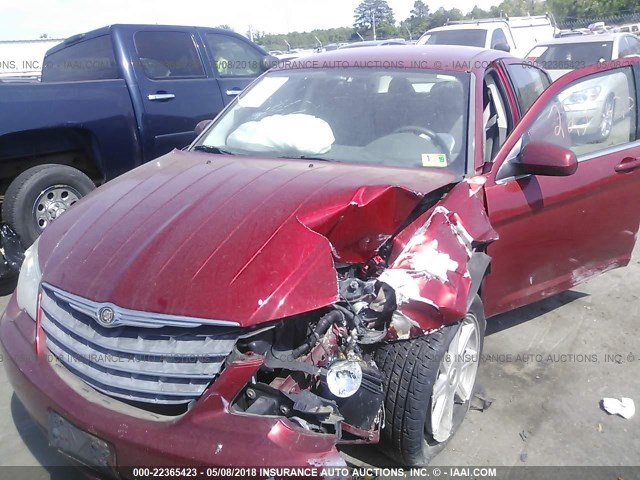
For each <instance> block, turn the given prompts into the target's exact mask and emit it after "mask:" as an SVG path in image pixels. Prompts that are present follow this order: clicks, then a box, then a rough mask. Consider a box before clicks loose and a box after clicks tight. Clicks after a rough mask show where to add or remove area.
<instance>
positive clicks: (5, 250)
mask: <svg viewBox="0 0 640 480" xmlns="http://www.w3.org/2000/svg"><path fill="white" fill-rule="evenodd" d="M23 261H24V247H23V246H22V243H21V242H20V239H19V238H18V235H17V234H16V232H14V231H13V230H12V229H11V227H10V226H9V225H7V224H6V223H3V224H0V280H5V279H9V278H13V277H15V276H16V275H17V274H18V272H19V271H20V266H21V265H22V262H23Z"/></svg>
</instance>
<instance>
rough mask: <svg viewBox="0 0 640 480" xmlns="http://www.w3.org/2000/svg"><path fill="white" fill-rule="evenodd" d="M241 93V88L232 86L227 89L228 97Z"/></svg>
mask: <svg viewBox="0 0 640 480" xmlns="http://www.w3.org/2000/svg"><path fill="white" fill-rule="evenodd" d="M241 93H242V89H241V88H232V89H231V90H227V95H229V96H230V97H235V96H237V95H240V94H241Z"/></svg>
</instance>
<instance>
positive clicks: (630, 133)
mask: <svg viewBox="0 0 640 480" xmlns="http://www.w3.org/2000/svg"><path fill="white" fill-rule="evenodd" d="M639 61H640V59H633V60H632V59H629V60H624V61H618V62H616V63H615V64H613V63H610V64H604V65H603V64H600V65H593V66H589V67H586V68H583V69H581V70H577V71H574V72H571V73H569V74H567V75H565V76H563V77H561V78H560V79H559V80H557V81H556V82H554V83H553V84H552V85H551V86H550V87H549V88H548V89H547V90H546V91H545V92H544V93H543V94H542V95H541V96H540V97H539V98H538V99H537V100H536V101H535V102H534V103H533V105H532V107H531V108H530V109H529V110H528V112H527V113H526V114H525V115H524V117H523V119H522V121H521V122H520V124H519V125H518V126H517V127H516V129H515V130H514V131H513V133H512V134H511V135H510V136H509V138H508V139H507V141H506V142H505V143H504V145H503V146H502V148H501V149H500V151H499V152H498V154H497V155H496V157H495V161H494V162H493V164H492V168H491V172H490V173H489V174H488V178H487V182H486V184H485V192H486V201H487V209H488V214H489V218H490V220H491V223H492V225H493V227H494V229H495V230H496V231H497V232H498V234H499V236H500V238H499V240H498V241H496V242H495V243H493V244H492V245H490V246H489V247H488V251H487V253H488V254H489V255H490V256H491V257H492V263H491V273H490V274H489V275H488V276H487V279H486V283H485V286H484V289H483V292H484V293H483V296H484V297H485V298H483V300H484V303H485V310H486V312H487V315H495V314H498V313H501V312H504V311H507V310H511V309H513V308H516V307H519V306H522V305H525V304H528V303H531V302H534V301H536V300H539V299H542V298H545V297H547V296H549V295H552V294H555V293H557V292H560V291H563V290H566V289H569V288H571V287H573V286H574V285H577V284H579V283H581V282H582V281H585V280H587V279H588V278H590V277H592V276H594V275H596V274H598V273H601V272H604V271H606V270H609V269H612V268H615V267H620V266H624V265H626V264H627V263H628V262H629V260H630V257H631V252H632V250H633V247H634V244H635V239H636V234H637V232H638V225H639V223H640V207H639V205H640V141H639V139H640V135H639V132H638V103H637V88H636V85H637V84H638V82H639V81H640V68H639V67H640V63H639ZM531 142H546V143H547V144H549V143H551V144H553V145H557V146H561V147H564V148H566V149H570V150H572V151H573V152H574V153H575V155H576V157H577V160H578V168H577V171H576V172H575V173H574V174H572V175H570V176H542V175H532V174H528V175H522V174H518V173H517V172H518V171H519V169H518V168H517V167H518V165H517V164H518V162H520V161H521V152H522V149H523V148H524V146H525V145H527V144H529V143H531ZM520 170H521V169H520Z"/></svg>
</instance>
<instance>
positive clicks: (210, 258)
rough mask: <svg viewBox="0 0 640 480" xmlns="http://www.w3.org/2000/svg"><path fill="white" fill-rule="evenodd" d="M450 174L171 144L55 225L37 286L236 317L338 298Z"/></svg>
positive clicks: (171, 310)
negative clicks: (341, 273) (352, 271)
mask: <svg viewBox="0 0 640 480" xmlns="http://www.w3.org/2000/svg"><path fill="white" fill-rule="evenodd" d="M458 180H459V179H458V178H456V177H455V176H453V175H452V174H451V173H449V172H447V171H442V172H434V171H433V170H426V169H425V170H423V171H421V170H416V169H400V168H388V167H375V166H370V165H366V166H365V165H363V166H357V165H345V164H339V163H333V162H321V161H313V162H309V161H304V160H285V159H254V158H247V157H233V156H217V155H209V154H204V153H188V152H181V151H174V152H172V153H170V154H168V155H166V156H164V157H161V158H160V159H158V160H156V161H153V162H150V163H148V164H146V165H144V166H143V167H140V168H138V169H135V170H133V171H131V172H129V173H127V174H125V175H123V176H121V177H119V178H118V179H116V180H114V181H112V182H110V183H108V184H107V185H105V186H103V187H101V188H100V189H98V190H97V191H96V192H94V193H92V194H91V195H89V196H88V197H87V198H85V199H83V201H82V202H80V203H79V204H78V205H77V206H75V207H74V208H73V209H71V210H70V211H69V212H67V213H65V215H64V216H62V217H61V218H60V219H58V220H57V221H56V222H55V223H53V224H52V225H51V226H50V227H48V228H47V230H46V231H45V233H44V234H43V235H42V238H41V241H40V246H39V253H40V262H41V264H42V266H43V281H44V282H47V283H49V284H51V285H54V286H57V287H59V288H61V289H63V290H65V291H67V292H70V293H74V294H76V295H79V296H81V297H85V298H88V299H91V300H94V301H97V302H111V303H114V304H116V305H118V306H120V307H124V308H128V309H132V310H139V311H147V312H156V313H165V314H173V315H185V316H189V317H198V318H208V319H217V320H230V321H236V322H238V323H239V324H240V325H242V326H250V325H255V324H257V323H261V322H265V321H269V320H274V319H278V318H282V317H286V316H290V315H294V314H297V313H302V312H305V311H310V310H313V309H316V308H320V307H322V306H325V305H328V304H331V303H333V302H335V301H337V299H338V289H337V282H336V271H335V267H334V261H336V262H358V261H365V260H366V259H368V258H370V256H371V255H372V254H373V253H374V252H375V250H376V249H377V248H378V247H379V246H380V245H381V243H382V242H383V241H384V240H386V239H387V238H388V237H389V235H391V234H393V233H394V232H395V231H396V230H397V229H398V228H399V227H400V225H401V224H402V222H403V221H404V220H405V219H406V218H407V216H408V215H409V214H410V213H411V211H412V210H413V209H414V208H415V207H416V206H417V204H418V203H419V201H420V200H421V198H422V197H423V196H424V194H426V193H429V192H430V191H433V190H435V189H437V188H440V187H443V186H445V185H447V184H450V183H454V182H456V181H458Z"/></svg>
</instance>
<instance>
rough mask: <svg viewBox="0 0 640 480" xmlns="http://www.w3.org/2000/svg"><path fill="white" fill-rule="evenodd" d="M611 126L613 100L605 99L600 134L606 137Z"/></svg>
mask: <svg viewBox="0 0 640 480" xmlns="http://www.w3.org/2000/svg"><path fill="white" fill-rule="evenodd" d="M612 126H613V102H612V101H611V100H607V103H606V104H605V105H604V110H603V111H602V120H601V121H600V136H601V137H602V138H607V137H608V136H609V134H610V133H611V127H612Z"/></svg>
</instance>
